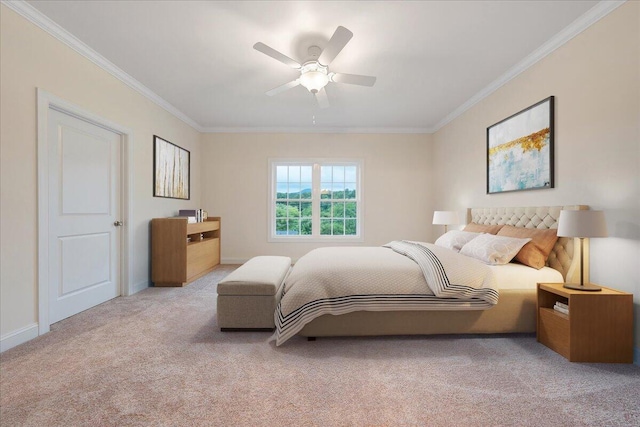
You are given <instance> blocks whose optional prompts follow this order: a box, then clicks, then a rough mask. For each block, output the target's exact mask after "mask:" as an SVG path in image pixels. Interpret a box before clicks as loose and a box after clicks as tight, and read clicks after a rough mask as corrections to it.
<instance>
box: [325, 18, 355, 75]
mask: <svg viewBox="0 0 640 427" xmlns="http://www.w3.org/2000/svg"><path fill="white" fill-rule="evenodd" d="M351 37H353V33H352V32H351V31H349V30H347V29H346V28H345V27H338V28H336V31H335V32H334V33H333V35H332V36H331V39H330V40H329V43H327V45H326V46H325V48H324V50H323V51H322V53H321V54H320V58H318V62H319V63H321V64H322V65H325V66H327V65H329V64H331V62H332V61H333V60H334V59H336V56H338V54H339V53H340V51H341V50H342V49H343V48H344V47H345V45H346V44H347V43H349V40H351Z"/></svg>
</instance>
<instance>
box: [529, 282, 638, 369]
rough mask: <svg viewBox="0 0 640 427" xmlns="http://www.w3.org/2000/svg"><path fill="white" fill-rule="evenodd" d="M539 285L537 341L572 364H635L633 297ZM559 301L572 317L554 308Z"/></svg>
mask: <svg viewBox="0 0 640 427" xmlns="http://www.w3.org/2000/svg"><path fill="white" fill-rule="evenodd" d="M562 285H563V284H562V283H538V307H537V313H538V328H537V338H538V342H541V343H542V344H544V345H546V346H547V347H549V348H550V349H552V350H554V351H556V352H558V353H560V354H561V355H563V356H564V357H566V358H567V359H569V361H571V362H601V363H633V295H632V294H628V293H626V292H620V291H616V290H615V289H610V288H605V287H603V288H602V291H600V292H583V291H574V290H572V289H566V288H563V287H562ZM557 301H559V302H561V303H564V304H568V305H569V314H568V315H566V314H563V313H560V312H559V311H556V310H554V309H553V306H554V305H555V303H556V302H557Z"/></svg>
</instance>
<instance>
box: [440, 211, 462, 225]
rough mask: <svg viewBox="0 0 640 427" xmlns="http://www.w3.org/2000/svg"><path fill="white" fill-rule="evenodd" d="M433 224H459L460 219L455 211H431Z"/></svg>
mask: <svg viewBox="0 0 640 427" xmlns="http://www.w3.org/2000/svg"><path fill="white" fill-rule="evenodd" d="M433 224H434V225H451V224H460V220H459V219H458V212H455V211H434V212H433Z"/></svg>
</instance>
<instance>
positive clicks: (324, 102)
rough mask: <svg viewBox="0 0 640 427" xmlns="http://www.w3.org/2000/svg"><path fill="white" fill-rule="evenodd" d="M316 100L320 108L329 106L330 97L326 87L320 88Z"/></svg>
mask: <svg viewBox="0 0 640 427" xmlns="http://www.w3.org/2000/svg"><path fill="white" fill-rule="evenodd" d="M316 101H318V106H319V107H320V108H329V98H328V97H327V91H326V90H324V88H322V89H320V90H319V91H318V92H317V93H316Z"/></svg>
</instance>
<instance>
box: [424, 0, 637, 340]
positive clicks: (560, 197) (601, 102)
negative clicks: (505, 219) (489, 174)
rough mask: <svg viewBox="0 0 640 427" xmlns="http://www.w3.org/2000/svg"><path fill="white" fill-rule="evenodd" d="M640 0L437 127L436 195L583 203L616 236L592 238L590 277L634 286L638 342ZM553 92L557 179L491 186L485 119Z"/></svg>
mask: <svg viewBox="0 0 640 427" xmlns="http://www.w3.org/2000/svg"><path fill="white" fill-rule="evenodd" d="M639 22H640V3H638V2H628V3H626V4H625V5H623V6H621V7H620V8H618V9H617V10H615V11H614V12H613V13H611V14H610V15H609V16H607V17H605V18H604V19H602V20H601V21H599V22H597V23H596V24H594V25H593V26H591V27H590V28H588V29H587V30H586V31H584V32H583V33H581V34H580V35H578V36H577V37H575V38H574V39H573V40H571V41H570V42H568V43H567V44H565V45H564V46H562V47H561V48H559V49H558V50H556V51H555V52H554V53H552V54H551V55H549V56H548V57H546V58H545V59H543V60H542V61H540V62H539V63H537V64H536V65H534V66H533V67H531V68H529V69H528V70H527V71H525V72H524V73H522V74H521V75H519V76H518V77H517V78H515V79H513V80H512V81H510V82H509V83H508V84H506V85H505V86H503V87H502V88H500V89H499V90H498V91H496V92H495V93H493V94H492V95H491V96H489V97H488V98H486V99H484V100H483V101H481V102H480V103H478V104H477V105H476V106H474V107H473V108H471V109H470V110H468V111H467V112H466V113H465V114H464V115H463V116H461V117H459V118H457V119H456V120H454V121H453V122H451V123H450V124H448V125H447V126H445V127H444V128H442V129H440V130H439V131H438V132H436V133H435V134H434V135H433V137H434V152H433V155H434V159H433V164H434V168H435V169H434V177H436V182H435V184H436V185H435V187H434V188H435V191H436V194H435V200H436V201H437V202H438V203H439V204H442V205H446V206H451V207H454V208H456V209H458V210H460V211H461V212H462V211H463V210H464V208H466V207H467V206H535V205H560V204H586V205H590V206H591V208H592V209H604V210H605V212H606V216H607V225H608V228H609V234H610V237H609V238H607V239H592V241H591V249H592V253H591V262H592V265H591V276H592V277H591V279H592V281H594V282H597V283H600V284H602V285H605V286H610V287H613V288H617V289H621V290H625V291H627V292H633V294H634V298H635V307H636V309H635V319H636V320H635V329H636V340H635V341H636V347H640V309H639V308H640V267H639V266H640V264H639V263H638V260H640V163H639V161H640V66H639V64H640V28H639ZM550 95H555V97H556V98H555V101H556V103H555V107H556V114H555V119H556V121H555V124H556V128H555V144H556V145H555V153H556V160H555V166H556V171H555V178H556V185H555V188H554V189H549V190H539V191H524V192H516V193H504V194H494V195H486V194H485V193H486V178H485V174H486V160H485V158H486V157H485V156H486V139H485V138H486V136H485V135H486V128H487V126H490V125H492V124H494V123H496V122H498V121H500V120H502V119H503V118H505V117H508V116H509V115H511V114H513V113H515V112H517V111H519V110H521V109H523V108H526V107H527V106H529V105H531V104H533V103H535V102H537V101H540V100H542V99H544V98H546V97H548V96H550Z"/></svg>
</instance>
